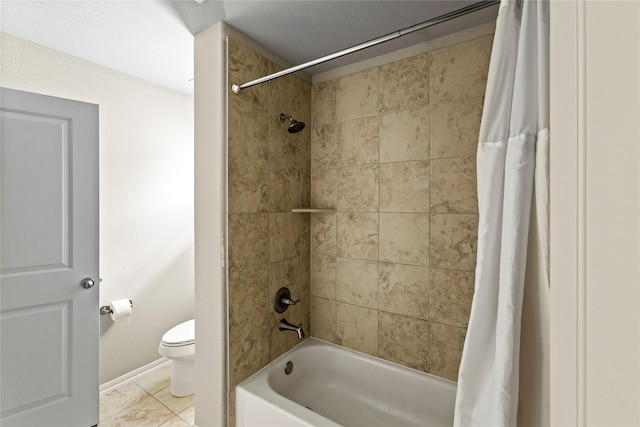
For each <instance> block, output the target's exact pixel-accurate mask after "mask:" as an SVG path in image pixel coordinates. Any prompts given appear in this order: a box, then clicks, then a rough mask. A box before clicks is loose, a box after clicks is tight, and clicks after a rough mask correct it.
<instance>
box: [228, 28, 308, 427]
mask: <svg viewBox="0 0 640 427" xmlns="http://www.w3.org/2000/svg"><path fill="white" fill-rule="evenodd" d="M228 49H229V51H228V55H229V81H230V82H236V83H244V82H246V81H250V80H253V79H256V78H258V77H263V76H265V75H267V74H270V73H273V72H276V71H278V70H279V68H278V67H277V66H276V65H275V64H273V63H272V62H270V61H268V60H267V59H266V58H264V57H263V56H261V55H259V54H258V53H256V52H254V51H252V50H250V49H249V48H247V47H246V46H243V45H242V44H240V43H238V42H237V41H235V40H233V39H229V42H228ZM228 99H229V105H228V112H229V130H228V132H229V140H228V150H229V151H228V162H229V163H228V167H229V172H228V173H229V185H228V203H229V205H228V209H229V217H228V230H229V234H228V236H229V290H228V291H229V397H230V399H229V403H230V405H229V406H230V407H229V411H230V418H229V425H235V423H234V410H233V402H234V399H233V397H234V390H235V386H236V385H237V384H238V383H239V382H241V381H242V380H244V379H246V378H247V377H249V376H250V375H251V374H253V373H255V372H256V371H258V370H259V369H260V368H262V367H263V366H265V365H266V364H268V363H269V362H270V361H271V360H273V359H275V358H277V357H278V356H279V355H281V354H282V353H284V352H285V351H287V350H288V349H290V348H291V347H293V346H294V345H295V344H297V343H298V342H299V341H298V339H297V337H296V335H295V334H294V333H292V332H281V331H278V329H277V323H278V322H279V320H280V319H281V318H282V317H285V318H286V319H287V320H288V321H290V322H291V323H302V324H303V325H304V328H305V330H306V331H307V334H308V332H309V304H310V298H309V264H310V261H309V259H310V249H309V248H310V244H309V237H310V234H311V232H310V218H309V214H294V213H291V209H292V208H298V207H300V206H308V205H309V203H310V200H309V199H310V180H311V171H310V142H311V141H310V135H311V134H310V132H309V129H310V128H311V126H310V124H309V123H310V122H311V85H310V84H309V83H307V82H304V81H303V80H301V79H299V78H298V77H295V76H288V77H284V78H280V79H277V80H273V81H271V82H269V83H265V84H262V85H258V86H254V87H252V88H250V89H246V90H244V91H242V92H241V93H240V94H239V95H234V94H232V93H231V92H229V98H228ZM281 112H282V113H285V114H289V115H291V116H293V117H295V118H296V119H297V120H300V121H303V122H306V123H307V128H306V129H305V130H304V131H302V132H299V133H296V134H289V133H288V132H287V123H280V120H279V115H280V113H281ZM282 286H287V287H288V288H289V289H290V290H291V292H292V296H293V297H294V298H300V299H301V302H300V303H299V304H298V305H296V306H293V307H290V308H289V309H288V310H287V311H286V313H284V315H278V314H276V313H275V311H274V309H273V297H274V295H275V293H276V291H277V290H278V289H279V288H280V287H282Z"/></svg>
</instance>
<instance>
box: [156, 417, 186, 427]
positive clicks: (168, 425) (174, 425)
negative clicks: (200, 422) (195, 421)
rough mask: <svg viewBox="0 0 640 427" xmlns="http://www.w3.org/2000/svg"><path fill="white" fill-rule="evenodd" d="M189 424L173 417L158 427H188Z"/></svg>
mask: <svg viewBox="0 0 640 427" xmlns="http://www.w3.org/2000/svg"><path fill="white" fill-rule="evenodd" d="M190 426H191V424H189V423H188V422H186V421H185V420H183V419H182V418H180V417H179V416H177V415H176V416H175V417H173V418H171V419H170V420H169V421H167V422H164V423H162V424H160V426H159V427H190Z"/></svg>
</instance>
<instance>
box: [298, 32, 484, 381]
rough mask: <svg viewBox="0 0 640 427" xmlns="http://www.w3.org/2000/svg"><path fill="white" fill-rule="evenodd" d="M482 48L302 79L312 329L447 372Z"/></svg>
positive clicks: (454, 335) (463, 271)
mask: <svg viewBox="0 0 640 427" xmlns="http://www.w3.org/2000/svg"><path fill="white" fill-rule="evenodd" d="M491 43H492V36H486V37H482V38H479V39H476V40H471V41H468V42H465V43H461V44H458V45H454V46H450V47H447V48H443V49H440V50H436V51H432V52H427V53H424V54H421V55H418V56H415V57H412V58H408V59H404V60H401V61H398V62H394V63H390V64H385V65H382V66H380V67H376V68H372V69H368V70H365V71H362V72H359V73H356V74H351V75H348V76H345V77H341V78H337V79H335V80H331V81H327V82H323V83H320V84H316V85H313V86H312V89H311V90H312V126H311V174H310V176H311V204H312V205H313V206H315V207H335V208H337V212H336V213H326V214H313V216H312V218H311V230H310V232H311V266H310V274H311V313H310V316H311V333H312V335H314V336H316V337H319V338H322V339H325V340H328V341H331V342H335V343H337V344H341V345H343V346H346V347H349V348H353V349H355V350H359V351H362V352H365V353H368V354H372V355H374V356H379V357H382V358H385V359H388V360H391V361H394V362H398V363H401V364H403V365H406V366H410V367H412V368H416V369H420V370H423V371H427V372H431V373H433V374H435V375H439V376H442V377H445V378H449V379H452V380H456V379H457V372H458V365H459V362H460V357H461V352H462V345H463V342H464V336H465V332H466V326H467V321H468V317H469V310H470V306H471V299H472V294H473V280H474V268H475V257H476V239H477V220H478V208H477V195H476V178H475V175H476V170H475V154H476V144H477V138H478V131H479V125H480V119H481V114H482V104H483V96H484V90H485V84H486V76H487V71H488V64H489V58H490V52H491Z"/></svg>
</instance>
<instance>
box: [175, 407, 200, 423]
mask: <svg viewBox="0 0 640 427" xmlns="http://www.w3.org/2000/svg"><path fill="white" fill-rule="evenodd" d="M178 416H179V417H180V418H182V419H183V420H185V421H186V422H187V423H188V424H190V425H194V424H195V423H196V405H191V406H189V407H188V408H187V409H185V410H184V411H182V412H180V413H179V414H178Z"/></svg>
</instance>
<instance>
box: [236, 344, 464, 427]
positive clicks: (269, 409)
mask: <svg viewBox="0 0 640 427" xmlns="http://www.w3.org/2000/svg"><path fill="white" fill-rule="evenodd" d="M289 361H290V362H292V363H293V370H292V372H291V374H289V375H286V374H285V367H286V365H287V362H289ZM455 396H456V384H455V383H454V382H452V381H448V380H445V379H442V378H438V377H435V376H433V375H429V374H425V373H423V372H419V371H415V370H413V369H408V368H405V367H402V366H400V365H397V364H394V363H390V362H387V361H384V360H381V359H378V358H375V357H371V356H367V355H364V354H362V353H358V352H355V351H352V350H348V349H345V348H343V347H339V346H335V345H333V344H329V343H326V342H324V341H320V340H317V339H314V338H309V339H307V340H306V341H304V342H303V343H301V344H299V345H297V346H296V347H294V348H293V349H292V350H290V351H289V352H287V353H285V354H284V355H282V356H281V357H279V358H278V359H276V360H274V361H273V362H271V363H270V364H269V365H268V366H266V367H265V368H264V369H262V370H261V371H259V372H257V373H256V374H255V375H253V376H251V377H250V378H248V379H247V380H245V381H243V382H242V383H240V384H239V385H238V386H237V387H236V426H239V427H254V426H255V427H257V426H260V427H262V426H278V427H283V426H286V427H289V426H346V427H356V426H357V427H365V426H366V427H375V426H380V427H400V426H416V427H418V426H419V427H426V426H448V427H450V426H451V425H453V409H454V402H455Z"/></svg>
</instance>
